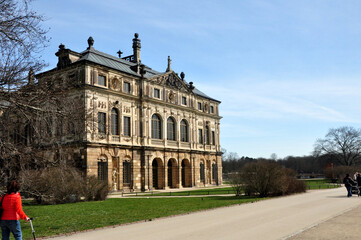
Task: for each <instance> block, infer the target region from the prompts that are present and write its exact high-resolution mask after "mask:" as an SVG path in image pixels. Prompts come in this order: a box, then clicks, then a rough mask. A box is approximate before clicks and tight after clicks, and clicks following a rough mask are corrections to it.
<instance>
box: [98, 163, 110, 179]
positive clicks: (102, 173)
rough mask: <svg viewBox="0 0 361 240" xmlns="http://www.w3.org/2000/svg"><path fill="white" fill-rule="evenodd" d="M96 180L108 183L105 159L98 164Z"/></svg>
mask: <svg viewBox="0 0 361 240" xmlns="http://www.w3.org/2000/svg"><path fill="white" fill-rule="evenodd" d="M98 179H99V180H102V181H108V162H107V161H106V159H105V160H100V161H99V162H98Z"/></svg>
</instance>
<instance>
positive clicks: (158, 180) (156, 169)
mask: <svg viewBox="0 0 361 240" xmlns="http://www.w3.org/2000/svg"><path fill="white" fill-rule="evenodd" d="M162 166H163V164H162V160H160V159H159V158H155V159H154V160H153V162H152V180H153V181H152V183H153V188H155V189H162V188H163V184H162V181H163V171H162Z"/></svg>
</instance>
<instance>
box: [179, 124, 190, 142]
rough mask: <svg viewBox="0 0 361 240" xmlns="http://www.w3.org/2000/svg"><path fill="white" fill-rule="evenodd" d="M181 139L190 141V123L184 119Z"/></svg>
mask: <svg viewBox="0 0 361 240" xmlns="http://www.w3.org/2000/svg"><path fill="white" fill-rule="evenodd" d="M180 133H181V141H182V142H188V123H187V121H186V120H184V119H183V120H182V121H181V123H180Z"/></svg>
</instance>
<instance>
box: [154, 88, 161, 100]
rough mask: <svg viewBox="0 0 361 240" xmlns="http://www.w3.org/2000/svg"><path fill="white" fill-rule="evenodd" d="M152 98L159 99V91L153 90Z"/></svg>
mask: <svg viewBox="0 0 361 240" xmlns="http://www.w3.org/2000/svg"><path fill="white" fill-rule="evenodd" d="M154 97H155V98H160V90H159V89H157V88H154Z"/></svg>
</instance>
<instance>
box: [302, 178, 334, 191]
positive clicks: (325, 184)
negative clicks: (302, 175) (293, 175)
mask: <svg viewBox="0 0 361 240" xmlns="http://www.w3.org/2000/svg"><path fill="white" fill-rule="evenodd" d="M304 181H305V182H306V186H307V189H327V188H337V187H340V185H339V184H334V183H332V182H331V180H330V179H307V180H304Z"/></svg>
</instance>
